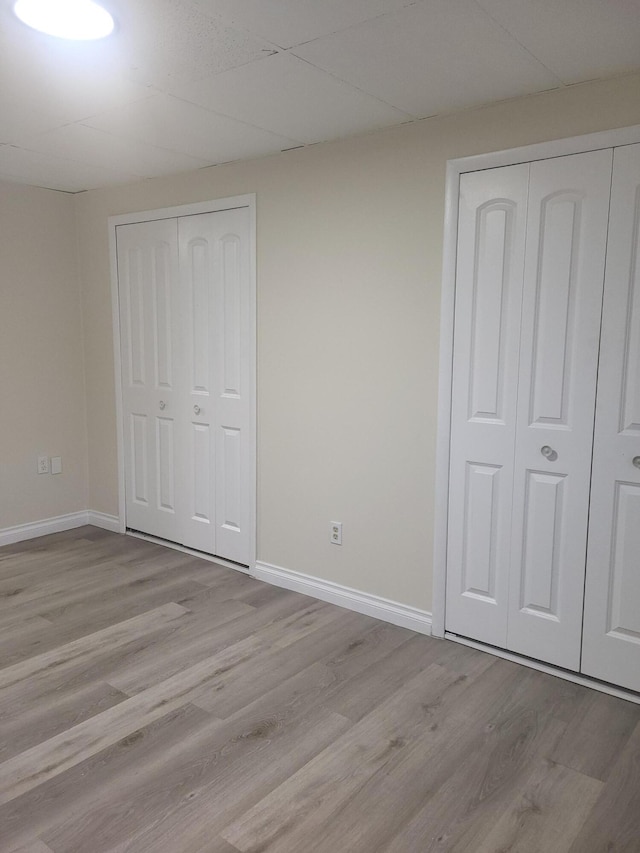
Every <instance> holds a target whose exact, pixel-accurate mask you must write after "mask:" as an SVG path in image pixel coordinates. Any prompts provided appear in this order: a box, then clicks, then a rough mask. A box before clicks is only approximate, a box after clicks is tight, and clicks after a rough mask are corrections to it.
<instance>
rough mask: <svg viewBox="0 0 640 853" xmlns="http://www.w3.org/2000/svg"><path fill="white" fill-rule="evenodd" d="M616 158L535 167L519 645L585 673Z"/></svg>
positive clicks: (517, 479)
mask: <svg viewBox="0 0 640 853" xmlns="http://www.w3.org/2000/svg"><path fill="white" fill-rule="evenodd" d="M611 160H612V154H611V151H595V152H589V153H587V154H577V155H574V156H570V157H559V158H555V159H552V160H545V161H540V162H536V163H532V164H531V177H530V183H529V201H528V214H527V249H526V258H525V275H524V281H525V284H524V295H523V304H522V324H521V350H520V364H519V376H518V389H519V390H518V415H517V430H516V452H515V470H514V490H513V523H512V528H511V533H512V547H511V565H512V567H513V575H512V579H511V584H510V593H509V618H508V632H507V633H508V642H507V648H509V649H510V650H512V651H516V652H519V653H521V654H525V655H528V656H530V657H534V658H537V659H539V660H543V661H547V662H549V663H553V664H556V665H559V666H563V667H566V668H568V669H578V667H579V661H580V642H581V633H582V604H583V587H584V570H585V569H584V567H585V555H586V542H587V519H588V511H589V487H590V475H591V453H592V443H593V422H594V410H595V388H596V371H597V362H598V346H599V335H600V316H601V302H602V286H603V279H604V259H605V249H606V239H607V222H608V207H609V204H608V203H609V188H610V181H611Z"/></svg>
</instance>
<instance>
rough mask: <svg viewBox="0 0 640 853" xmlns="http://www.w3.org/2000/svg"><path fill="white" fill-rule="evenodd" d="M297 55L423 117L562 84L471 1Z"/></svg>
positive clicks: (387, 20) (429, 5) (377, 23)
mask: <svg viewBox="0 0 640 853" xmlns="http://www.w3.org/2000/svg"><path fill="white" fill-rule="evenodd" d="M293 53H294V54H296V55H297V56H300V57H302V58H303V59H306V60H308V61H309V62H311V63H313V64H314V65H317V66H318V67H320V68H322V69H324V70H325V71H328V72H330V73H331V74H334V75H336V76H337V77H339V78H341V79H342V80H345V81H347V82H349V83H351V84H352V85H354V86H357V87H358V88H360V89H362V90H364V91H365V92H369V93H370V94H372V95H375V96H376V97H378V98H381V99H382V100H384V101H386V102H387V103H388V104H391V105H392V106H394V107H396V108H397V109H401V110H404V111H405V112H408V113H411V114H412V115H415V116H419V117H422V116H428V115H435V114H436V113H440V112H445V111H451V110H455V109H460V108H463V107H467V106H471V105H477V104H481V103H485V102H489V101H498V100H501V99H503V98H513V97H516V96H518V95H524V94H528V93H530V92H536V91H541V90H544V89H550V88H554V87H556V86H558V85H560V81H559V80H558V78H557V77H555V76H554V75H553V74H552V73H551V72H550V71H548V70H547V69H546V68H545V67H544V65H542V64H541V63H540V62H538V61H537V60H536V59H535V58H534V57H532V56H531V54H530V53H529V52H528V51H526V50H525V49H524V48H523V47H521V46H520V45H519V44H518V43H517V42H516V41H515V40H514V39H513V38H511V37H510V36H509V35H508V34H506V33H505V32H504V30H503V29H502V28H501V27H499V26H498V25H497V24H496V23H494V22H493V21H492V20H491V19H490V18H489V16H488V15H487V14H486V13H485V12H483V11H482V10H481V9H480V7H479V6H477V5H476V3H475V2H474V0H429V2H420V3H417V4H416V5H414V6H411V7H409V8H407V9H404V10H402V11H401V12H397V13H396V14H394V15H387V16H385V17H383V18H378V19H376V20H374V21H370V22H369V23H366V24H362V25H361V26H359V27H356V28H354V29H352V30H347V31H344V32H341V33H337V34H335V35H332V36H327V37H326V38H322V39H318V40H317V41H314V42H311V43H309V44H306V45H303V46H302V47H297V48H294V49H293Z"/></svg>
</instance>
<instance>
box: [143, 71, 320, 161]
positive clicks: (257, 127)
mask: <svg viewBox="0 0 640 853" xmlns="http://www.w3.org/2000/svg"><path fill="white" fill-rule="evenodd" d="M245 64H247V63H245ZM166 97H167V98H171V99H172V100H174V101H181V102H182V103H183V104H189V106H190V107H195V108H196V109H198V110H201V111H202V112H204V113H208V114H209V115H214V116H218V117H219V118H225V119H228V120H229V121H232V122H235V123H236V124H241V125H243V126H244V127H250V128H251V129H252V130H259V131H261V132H262V133H269V134H271V135H272V136H279V137H280V138H281V139H287V140H289V141H290V142H293V143H294V144H295V146H296V147H297V146H299V145H306V144H307V143H306V142H304V141H303V140H302V139H296V138H295V137H293V136H285V135H284V134H283V133H277V132H276V131H274V130H269V129H268V128H266V127H261V126H260V125H258V124H251V123H250V122H248V121H244V120H243V119H240V118H234V116H230V115H227V113H221V112H218V111H217V110H210V109H208V108H207V107H203V106H202V104H195V103H193V101H188V100H187V99H186V98H184V97H179V96H178V95H171V94H167V95H166ZM128 138H129V139H132V138H133V137H128ZM155 147H156V148H157V147H159V146H155ZM167 150H171V149H167ZM175 153H177V154H179V153H180V152H179V151H178V152H175ZM187 156H191V155H187ZM196 159H201V158H196Z"/></svg>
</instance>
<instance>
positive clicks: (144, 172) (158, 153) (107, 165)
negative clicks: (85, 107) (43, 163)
mask: <svg viewBox="0 0 640 853" xmlns="http://www.w3.org/2000/svg"><path fill="white" fill-rule="evenodd" d="M23 147H24V148H27V149H29V150H32V151H39V152H40V153H43V154H52V155H54V156H57V157H62V158H66V159H71V160H75V161H77V162H78V163H84V164H86V165H90V166H98V167H99V168H101V169H106V170H109V171H116V172H121V171H125V172H127V173H130V174H132V175H136V176H137V177H140V178H149V177H152V176H155V175H171V174H174V173H177V172H186V171H189V170H193V169H199V168H201V167H202V166H206V165H207V163H206V161H204V160H198V159H197V158H194V157H188V156H187V155H185V154H179V153H177V152H175V151H167V150H165V149H163V148H157V147H155V146H153V145H148V144H146V143H143V142H137V141H135V140H132V139H123V138H122V137H119V136H112V135H111V134H109V133H105V132H104V131H102V130H97V129H96V128H93V127H87V126H85V125H81V124H69V125H67V126H66V127H61V128H58V129H57V130H53V131H51V132H49V133H43V134H41V135H39V136H36V137H33V138H31V139H27V140H25V141H24V144H23Z"/></svg>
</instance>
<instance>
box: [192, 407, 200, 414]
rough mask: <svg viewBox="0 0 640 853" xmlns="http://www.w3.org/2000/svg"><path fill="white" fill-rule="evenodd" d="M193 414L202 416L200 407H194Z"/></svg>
mask: <svg viewBox="0 0 640 853" xmlns="http://www.w3.org/2000/svg"><path fill="white" fill-rule="evenodd" d="M193 413H194V415H199V414H200V406H198V405H195V406H194V407H193Z"/></svg>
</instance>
